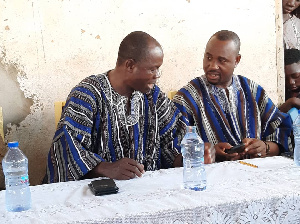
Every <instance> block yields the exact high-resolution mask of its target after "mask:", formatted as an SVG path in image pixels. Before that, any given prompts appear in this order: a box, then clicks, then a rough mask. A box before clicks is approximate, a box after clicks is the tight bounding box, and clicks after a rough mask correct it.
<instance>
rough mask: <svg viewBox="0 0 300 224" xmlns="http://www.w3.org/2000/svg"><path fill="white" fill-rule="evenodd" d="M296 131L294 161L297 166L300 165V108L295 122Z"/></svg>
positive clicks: (294, 129) (294, 130) (294, 128)
mask: <svg viewBox="0 0 300 224" xmlns="http://www.w3.org/2000/svg"><path fill="white" fill-rule="evenodd" d="M293 132H294V141H295V147H294V162H295V164H296V165H297V166H300V110H299V111H298V116H297V118H296V119H295V121H294V123H293Z"/></svg>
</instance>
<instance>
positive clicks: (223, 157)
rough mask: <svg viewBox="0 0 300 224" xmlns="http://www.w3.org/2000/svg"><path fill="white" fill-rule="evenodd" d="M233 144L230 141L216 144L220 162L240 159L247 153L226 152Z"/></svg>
mask: <svg viewBox="0 0 300 224" xmlns="http://www.w3.org/2000/svg"><path fill="white" fill-rule="evenodd" d="M231 147H232V145H230V144H229V143H228V142H219V143H218V144H216V145H215V149H216V160H217V161H218V162H222V161H227V160H238V159H242V157H243V156H244V154H245V153H231V154H228V153H226V152H225V149H230V148H231Z"/></svg>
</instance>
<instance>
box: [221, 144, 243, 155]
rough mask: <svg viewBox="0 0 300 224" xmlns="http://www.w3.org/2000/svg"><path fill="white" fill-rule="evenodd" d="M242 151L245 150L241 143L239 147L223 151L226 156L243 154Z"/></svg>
mask: <svg viewBox="0 0 300 224" xmlns="http://www.w3.org/2000/svg"><path fill="white" fill-rule="evenodd" d="M244 149H245V144H244V143H242V144H240V145H236V146H233V147H231V148H230V149H225V153H227V154H232V153H241V152H244Z"/></svg>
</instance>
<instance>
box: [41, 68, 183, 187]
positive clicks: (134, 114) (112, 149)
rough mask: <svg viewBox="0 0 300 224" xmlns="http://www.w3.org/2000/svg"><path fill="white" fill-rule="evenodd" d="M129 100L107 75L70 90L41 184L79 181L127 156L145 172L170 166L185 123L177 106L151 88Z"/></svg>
mask: <svg viewBox="0 0 300 224" xmlns="http://www.w3.org/2000/svg"><path fill="white" fill-rule="evenodd" d="M127 100H128V99H127V98H126V97H124V96H121V95H119V94H118V93H117V92H116V91H115V90H114V89H113V88H112V86H111V85H110V82H109V80H108V77H107V73H104V74H100V75H93V76H90V77H87V78H86V79H84V80H83V81H81V82H80V83H79V84H78V85H77V86H76V87H75V88H73V89H72V91H71V93H70V94H69V96H68V99H67V101H66V105H65V107H64V109H63V112H62V116H61V119H60V122H59V123H58V127H57V131H56V133H55V136H54V138H53V142H52V146H51V148H50V152H49V155H48V162H47V172H46V177H45V179H44V182H46V183H47V182H48V183H51V182H59V181H69V180H78V179H80V178H82V177H83V176H84V175H85V174H87V173H88V172H89V171H90V170H92V169H93V168H94V167H95V166H96V165H97V164H99V163H100V162H102V161H106V162H115V161H117V160H119V159H121V158H123V157H128V158H132V159H134V160H136V161H137V162H139V163H141V164H144V168H145V170H156V169H160V168H169V167H171V166H172V164H173V162H174V159H175V157H176V156H177V155H178V154H179V153H180V142H181V139H182V138H183V135H184V133H185V123H184V122H183V121H181V119H182V116H181V114H180V112H179V110H178V109H177V108H176V106H175V105H174V104H173V103H172V101H171V100H169V99H168V98H167V97H166V95H165V94H164V93H162V92H161V91H160V89H159V87H158V86H155V87H154V88H153V89H152V90H151V91H150V92H149V93H147V94H142V93H141V92H137V91H136V92H134V93H133V94H132V97H131V99H130V105H131V107H130V112H127Z"/></svg>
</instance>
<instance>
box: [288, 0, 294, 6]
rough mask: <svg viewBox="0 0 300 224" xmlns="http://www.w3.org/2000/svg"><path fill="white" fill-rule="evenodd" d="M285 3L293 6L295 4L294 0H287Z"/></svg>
mask: <svg viewBox="0 0 300 224" xmlns="http://www.w3.org/2000/svg"><path fill="white" fill-rule="evenodd" d="M287 4H288V5H289V6H292V7H294V6H295V4H296V0H289V1H288V2H287Z"/></svg>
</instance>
